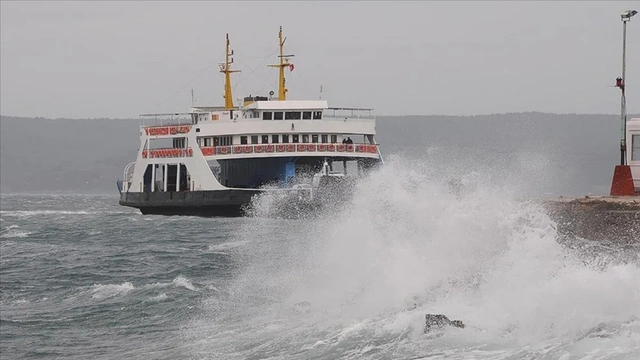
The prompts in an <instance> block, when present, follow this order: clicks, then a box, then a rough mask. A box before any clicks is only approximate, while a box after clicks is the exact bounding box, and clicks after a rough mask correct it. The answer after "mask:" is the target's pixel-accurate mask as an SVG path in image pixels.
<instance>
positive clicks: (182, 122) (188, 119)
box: [140, 113, 194, 135]
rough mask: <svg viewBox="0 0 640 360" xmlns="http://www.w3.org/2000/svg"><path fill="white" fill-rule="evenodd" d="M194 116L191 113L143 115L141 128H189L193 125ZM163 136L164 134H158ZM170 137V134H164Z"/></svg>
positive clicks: (141, 116)
mask: <svg viewBox="0 0 640 360" xmlns="http://www.w3.org/2000/svg"><path fill="white" fill-rule="evenodd" d="M193 123H194V121H193V114H191V113H165V114H142V115H140V127H141V128H143V129H151V128H161V127H167V126H174V127H180V126H188V127H190V125H193ZM157 135H163V134H157ZM164 135H168V134H164Z"/></svg>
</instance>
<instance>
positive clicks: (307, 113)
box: [302, 111, 311, 120]
mask: <svg viewBox="0 0 640 360" xmlns="http://www.w3.org/2000/svg"><path fill="white" fill-rule="evenodd" d="M302 119H303V120H311V111H303V112H302Z"/></svg>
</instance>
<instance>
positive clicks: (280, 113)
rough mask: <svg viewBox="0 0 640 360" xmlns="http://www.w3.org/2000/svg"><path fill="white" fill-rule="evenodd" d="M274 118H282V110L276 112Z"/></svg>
mask: <svg viewBox="0 0 640 360" xmlns="http://www.w3.org/2000/svg"><path fill="white" fill-rule="evenodd" d="M273 120H282V112H274V113H273Z"/></svg>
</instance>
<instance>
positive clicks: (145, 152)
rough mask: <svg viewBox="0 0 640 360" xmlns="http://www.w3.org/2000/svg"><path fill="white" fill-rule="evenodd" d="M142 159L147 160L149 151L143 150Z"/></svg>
mask: <svg viewBox="0 0 640 360" xmlns="http://www.w3.org/2000/svg"><path fill="white" fill-rule="evenodd" d="M142 157H143V158H145V159H146V158H147V150H142Z"/></svg>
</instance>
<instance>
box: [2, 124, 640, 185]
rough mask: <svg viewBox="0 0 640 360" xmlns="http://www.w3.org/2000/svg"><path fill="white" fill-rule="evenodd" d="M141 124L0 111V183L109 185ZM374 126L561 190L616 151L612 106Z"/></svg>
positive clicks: (448, 157)
mask: <svg viewBox="0 0 640 360" xmlns="http://www.w3.org/2000/svg"><path fill="white" fill-rule="evenodd" d="M629 117H630V118H631V117H640V115H629ZM138 126H139V122H138V119H137V118H131V119H126V118H124V119H123V118H87V119H65V118H56V119H52V118H45V117H35V118H33V117H19V116H5V115H2V116H0V127H1V131H0V154H1V161H0V193H3V194H6V193H59V194H111V193H112V192H113V193H114V194H115V193H116V191H117V190H116V186H115V182H116V180H117V179H118V178H119V177H122V171H123V169H124V167H125V166H126V164H127V163H129V162H131V161H133V159H135V156H136V151H137V149H138V147H139V144H140V140H139V130H138ZM376 131H377V133H378V141H379V142H380V144H381V146H382V147H383V148H384V149H385V153H387V154H389V156H393V155H394V154H401V155H402V156H403V157H407V158H417V159H421V160H420V161H422V160H425V159H426V160H425V161H431V162H433V166H434V167H438V168H439V169H441V170H445V169H446V170H447V171H450V170H451V169H452V168H456V169H458V171H461V172H462V173H464V172H469V171H481V172H482V171H485V172H496V171H497V170H504V169H505V168H507V167H509V166H514V164H515V163H516V162H519V165H518V166H520V167H523V166H524V167H525V168H524V171H532V173H531V174H529V175H527V174H524V173H523V174H522V176H529V177H531V176H537V175H536V173H537V172H539V171H543V172H546V173H548V174H549V176H550V177H552V178H553V181H551V183H550V184H543V183H542V182H539V181H537V182H533V185H536V186H538V188H539V189H532V191H540V192H544V193H547V192H548V193H552V194H557V193H560V194H563V195H566V196H571V195H586V194H592V195H598V194H604V193H606V192H607V191H608V189H607V188H608V186H610V182H611V174H612V169H613V166H615V164H616V163H617V161H618V158H619V152H618V143H619V136H620V117H619V115H615V114H553V113H542V112H521V113H503V114H489V115H468V116H453V115H420V116H412V115H403V116H378V124H377V130H376ZM425 149H430V150H429V151H425ZM427 153H429V154H431V155H429V157H426V154H427ZM533 157H535V159H536V160H535V163H531V166H537V168H536V170H533V168H532V169H530V170H527V169H526V167H527V166H529V165H527V163H528V162H530V161H529V160H526V159H529V158H531V159H533ZM463 163H464V164H466V165H464V166H462V165H461V164H463ZM515 171H523V170H515ZM524 180H526V179H523V181H524Z"/></svg>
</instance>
